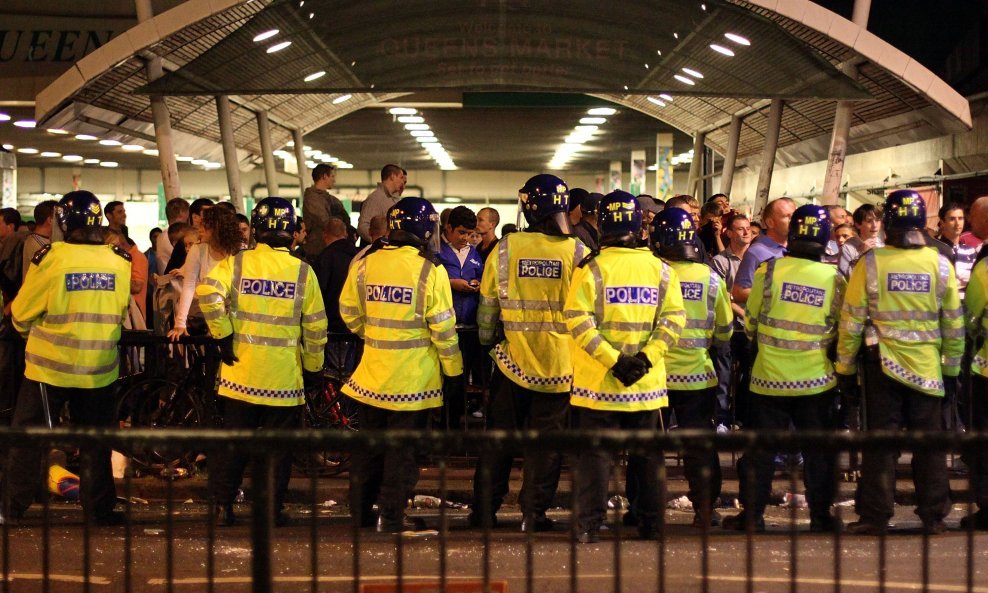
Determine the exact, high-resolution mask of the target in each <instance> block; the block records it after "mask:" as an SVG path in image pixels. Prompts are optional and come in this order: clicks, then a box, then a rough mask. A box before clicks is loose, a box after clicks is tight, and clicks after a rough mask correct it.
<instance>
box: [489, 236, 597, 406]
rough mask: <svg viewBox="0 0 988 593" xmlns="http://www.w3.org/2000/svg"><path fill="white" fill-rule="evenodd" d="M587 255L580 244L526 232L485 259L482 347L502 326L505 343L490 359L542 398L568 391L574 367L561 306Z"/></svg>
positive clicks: (510, 238)
mask: <svg viewBox="0 0 988 593" xmlns="http://www.w3.org/2000/svg"><path fill="white" fill-rule="evenodd" d="M585 255H586V248H585V247H584V245H583V243H581V242H580V241H577V240H576V239H572V238H570V237H555V236H550V235H545V234H543V233H528V232H524V233H511V234H510V235H507V236H506V237H502V238H501V240H500V241H498V244H497V252H496V253H492V254H491V255H490V257H488V258H487V263H486V264H485V266H484V276H483V279H482V280H481V284H480V308H479V310H478V312H477V324H478V325H479V326H480V342H481V343H482V344H492V343H493V342H494V341H495V335H496V330H497V327H498V323H500V324H501V326H502V327H503V329H504V337H505V339H504V340H503V341H501V343H499V344H498V345H497V346H495V348H494V351H493V352H492V356H493V357H494V360H495V362H496V363H497V366H498V368H500V369H501V372H502V373H504V375H505V376H506V377H507V378H508V379H510V380H511V381H512V382H514V383H515V384H517V385H520V386H521V387H524V388H526V389H531V390H532V391H540V392H543V393H566V392H567V391H569V390H570V384H571V383H572V382H573V363H572V360H571V357H570V343H569V339H570V338H569V334H568V332H567V329H566V320H565V319H564V318H563V305H564V304H565V302H566V293H567V291H568V290H569V284H570V279H571V278H572V276H573V270H574V269H576V266H577V264H579V263H580V262H581V261H582V260H583V258H584V256H585Z"/></svg>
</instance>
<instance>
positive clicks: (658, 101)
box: [646, 97, 666, 107]
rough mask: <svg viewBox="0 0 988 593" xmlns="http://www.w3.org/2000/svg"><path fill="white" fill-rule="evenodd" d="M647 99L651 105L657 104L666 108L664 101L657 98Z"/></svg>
mask: <svg viewBox="0 0 988 593" xmlns="http://www.w3.org/2000/svg"><path fill="white" fill-rule="evenodd" d="M646 99H648V102H649V103H655V104H656V105H658V106H659V107H665V106H666V104H665V102H664V101H662V100H661V99H658V98H656V97H646Z"/></svg>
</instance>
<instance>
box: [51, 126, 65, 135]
mask: <svg viewBox="0 0 988 593" xmlns="http://www.w3.org/2000/svg"><path fill="white" fill-rule="evenodd" d="M48 133H49V134H58V135H60V136H62V135H65V134H68V133H69V132H68V130H63V129H62V128H48Z"/></svg>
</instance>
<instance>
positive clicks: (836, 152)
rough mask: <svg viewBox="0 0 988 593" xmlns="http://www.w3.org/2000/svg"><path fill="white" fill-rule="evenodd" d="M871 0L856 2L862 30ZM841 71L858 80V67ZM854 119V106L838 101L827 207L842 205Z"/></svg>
mask: <svg viewBox="0 0 988 593" xmlns="http://www.w3.org/2000/svg"><path fill="white" fill-rule="evenodd" d="M870 12H871V0H855V2H854V10H853V13H852V16H851V20H852V21H854V24H856V25H858V26H859V27H861V28H865V29H866V28H867V27H868V15H869V13H870ZM841 71H842V72H843V73H844V74H845V75H847V76H848V77H849V78H851V79H857V77H858V69H857V67H856V66H852V65H846V66H844V67H843V68H841ZM853 117H854V104H853V103H851V102H850V101H838V102H837V111H836V112H835V113H834V131H833V134H831V136H830V151H829V152H828V153H827V171H826V173H824V177H823V193H822V194H821V196H820V198H821V201H822V202H823V203H824V204H825V205H831V204H838V203H840V188H841V180H842V179H843V178H844V160H845V158H846V157H847V143H848V137H849V136H850V132H851V120H852V119H853Z"/></svg>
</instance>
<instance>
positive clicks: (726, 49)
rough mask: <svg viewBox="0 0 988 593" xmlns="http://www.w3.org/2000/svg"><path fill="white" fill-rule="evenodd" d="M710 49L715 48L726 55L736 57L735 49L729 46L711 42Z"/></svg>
mask: <svg viewBox="0 0 988 593" xmlns="http://www.w3.org/2000/svg"><path fill="white" fill-rule="evenodd" d="M710 49H712V50H714V51H715V52H717V53H719V54H724V55H725V56H729V57H732V58H733V57H734V50H733V49H731V48H729V47H724V46H723V45H717V44H716V43H711V44H710Z"/></svg>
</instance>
